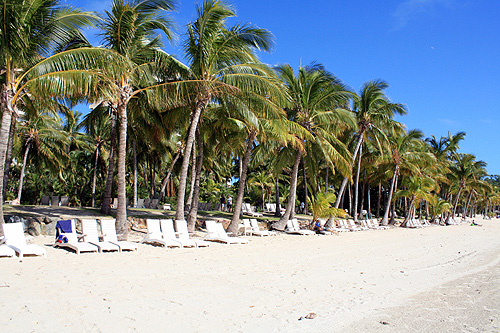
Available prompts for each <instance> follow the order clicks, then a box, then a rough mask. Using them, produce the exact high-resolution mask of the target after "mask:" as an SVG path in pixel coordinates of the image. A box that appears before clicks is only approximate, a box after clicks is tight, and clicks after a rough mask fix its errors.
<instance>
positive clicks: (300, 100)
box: [272, 65, 356, 230]
mask: <svg viewBox="0 0 500 333" xmlns="http://www.w3.org/2000/svg"><path fill="white" fill-rule="evenodd" d="M276 71H277V73H278V76H279V77H280V78H281V80H282V81H283V82H284V84H285V85H286V87H287V90H288V94H289V95H290V96H291V106H290V107H289V108H286V111H287V114H288V119H290V120H292V121H293V122H294V123H295V126H294V127H295V128H294V129H293V132H294V133H295V135H296V137H297V139H296V142H295V144H294V145H293V149H291V150H289V152H288V154H289V155H290V156H294V159H295V160H294V164H293V168H292V175H291V179H290V194H289V196H288V203H287V207H286V211H285V213H284V215H283V216H282V217H281V219H280V220H279V221H278V222H276V223H274V224H273V226H272V227H273V228H274V229H278V230H283V229H284V228H285V225H286V223H287V221H288V219H289V218H290V216H291V215H292V214H293V211H294V210H295V209H294V208H295V198H296V191H297V176H298V169H299V163H300V161H301V159H302V156H303V155H304V154H305V153H307V151H310V150H319V151H321V152H322V153H323V155H324V158H325V160H326V161H327V163H328V165H329V166H330V167H332V168H333V167H336V168H337V169H339V170H340V172H341V173H342V174H344V175H348V174H349V172H350V165H349V164H350V163H349V160H350V159H351V156H350V154H349V152H348V150H347V147H346V146H345V145H344V144H343V143H342V142H340V140H338V138H337V137H336V135H337V134H339V133H340V132H341V131H343V130H346V129H348V128H355V127H356V123H355V121H354V117H353V115H352V112H350V111H348V110H345V109H342V108H340V106H342V105H346V104H347V102H348V101H349V98H350V97H351V93H350V92H349V90H348V89H347V88H346V87H345V86H344V85H343V84H342V83H341V82H340V80H338V79H337V78H336V77H335V76H333V75H332V74H330V73H328V72H327V71H326V70H325V69H324V68H323V67H322V66H321V65H312V66H308V67H300V68H299V71H298V73H297V75H295V73H294V71H293V69H292V67H291V66H290V65H281V66H278V67H277V68H276ZM283 152H285V153H286V149H285V150H283Z"/></svg>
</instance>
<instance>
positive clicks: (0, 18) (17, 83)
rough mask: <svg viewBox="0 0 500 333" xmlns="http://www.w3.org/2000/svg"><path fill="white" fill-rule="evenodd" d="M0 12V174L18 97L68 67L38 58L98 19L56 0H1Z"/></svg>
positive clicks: (0, 188)
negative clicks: (0, 78)
mask: <svg viewBox="0 0 500 333" xmlns="http://www.w3.org/2000/svg"><path fill="white" fill-rule="evenodd" d="M0 12H1V14H0V26H1V27H2V28H1V29H0V67H1V70H2V71H1V76H2V88H1V94H0V105H1V111H2V123H1V129H0V174H1V175H3V174H4V168H5V153H6V149H7V142H8V138H9V132H10V126H11V122H12V117H17V116H18V110H17V106H18V102H19V100H20V98H19V97H20V95H21V94H25V93H26V92H28V91H30V92H31V93H32V94H34V93H35V91H33V90H31V89H30V88H31V86H32V85H33V84H34V83H35V81H38V82H37V83H38V84H40V83H42V82H47V81H48V80H50V76H51V75H50V73H54V72H56V71H57V72H59V73H57V75H59V77H62V76H64V74H62V73H61V72H64V70H65V69H67V67H66V66H64V65H62V66H59V67H58V68H57V69H56V68H54V67H51V66H43V65H41V62H44V64H48V61H46V59H44V58H45V57H48V56H51V55H53V54H54V53H57V52H59V51H62V50H64V49H65V47H66V45H68V44H69V43H70V42H71V41H75V40H76V39H80V40H81V39H82V38H81V37H82V36H81V34H80V33H79V29H80V28H81V27H83V26H88V25H91V24H93V23H95V22H96V20H97V19H98V17H97V16H96V15H94V14H91V13H88V12H82V11H79V10H76V9H72V8H69V7H63V6H60V1H57V0H5V1H2V3H0ZM75 59H76V58H73V59H72V60H70V59H66V61H65V63H66V65H69V64H71V63H72V62H73V64H74V61H75ZM54 60H55V59H54ZM59 60H61V59H59ZM60 64H61V62H60ZM87 68H89V67H87ZM69 76H73V77H74V76H75V75H74V74H70V73H66V77H65V78H66V80H68V78H69ZM81 82H82V80H80V83H81ZM28 83H31V84H28ZM73 83H75V82H73ZM51 84H52V85H56V84H58V85H59V88H61V87H62V85H64V82H62V81H59V82H55V81H52V82H51ZM65 88H66V89H68V90H69V89H72V90H73V93H75V92H76V90H80V91H79V92H80V93H85V92H90V91H91V89H92V90H93V89H95V88H96V87H92V86H91V83H89V84H88V85H87V86H81V87H79V88H77V87H75V86H74V85H73V87H71V88H70V87H69V86H68V85H66V86H65ZM96 90H99V89H96ZM45 92H46V93H47V92H48V91H47V90H46V91H45ZM66 92H67V91H66ZM54 93H55V91H54ZM59 94H60V95H63V94H65V91H64V90H63V89H59ZM0 178H1V179H0V198H2V197H3V194H2V191H3V177H0ZM0 223H3V208H2V205H0Z"/></svg>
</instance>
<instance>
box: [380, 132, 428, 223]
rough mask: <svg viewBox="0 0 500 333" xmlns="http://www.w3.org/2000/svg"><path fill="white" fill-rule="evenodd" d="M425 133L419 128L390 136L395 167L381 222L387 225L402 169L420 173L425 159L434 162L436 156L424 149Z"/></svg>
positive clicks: (391, 161) (392, 163) (392, 161)
mask: <svg viewBox="0 0 500 333" xmlns="http://www.w3.org/2000/svg"><path fill="white" fill-rule="evenodd" d="M422 137H423V134H422V132H421V131H419V130H410V131H409V132H408V133H404V134H402V135H393V136H391V137H390V138H389V149H390V156H388V157H387V158H388V159H389V161H390V162H389V165H391V166H392V167H393V168H394V171H393V173H392V179H391V185H390V187H389V195H388V198H387V204H386V208H385V212H384V217H383V218H382V221H381V224H382V225H387V223H388V218H389V211H390V206H391V202H392V197H393V194H394V192H395V191H396V190H397V188H396V187H397V185H396V184H397V178H398V176H399V174H400V173H401V170H402V169H405V170H407V171H409V172H411V173H413V174H416V175H420V174H421V171H420V169H419V165H421V163H422V162H423V161H426V162H429V163H433V162H435V161H436V158H435V157H434V155H433V154H432V153H429V152H427V151H425V150H423V149H422V147H423V145H424V143H423V141H421V139H422Z"/></svg>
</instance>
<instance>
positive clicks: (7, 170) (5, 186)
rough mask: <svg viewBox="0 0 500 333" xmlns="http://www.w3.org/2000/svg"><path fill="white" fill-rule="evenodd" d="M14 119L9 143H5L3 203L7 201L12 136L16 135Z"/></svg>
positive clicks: (12, 144)
mask: <svg viewBox="0 0 500 333" xmlns="http://www.w3.org/2000/svg"><path fill="white" fill-rule="evenodd" d="M16 124H17V121H16V118H14V117H12V121H11V125H10V133H9V141H8V143H7V152H6V155H5V171H4V176H3V201H5V200H6V199H7V186H8V185H9V171H10V164H11V163H12V147H13V146H14V136H15V135H16Z"/></svg>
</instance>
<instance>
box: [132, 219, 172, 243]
mask: <svg viewBox="0 0 500 333" xmlns="http://www.w3.org/2000/svg"><path fill="white" fill-rule="evenodd" d="M146 225H147V227H148V233H147V235H146V236H145V237H144V239H143V240H141V243H147V244H152V245H158V244H159V245H163V246H165V247H181V243H179V242H177V241H169V240H168V239H164V238H163V233H162V232H161V228H160V220H158V219H147V220H146Z"/></svg>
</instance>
